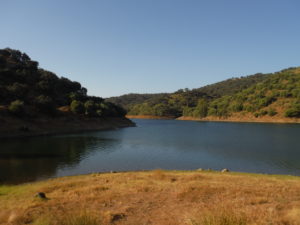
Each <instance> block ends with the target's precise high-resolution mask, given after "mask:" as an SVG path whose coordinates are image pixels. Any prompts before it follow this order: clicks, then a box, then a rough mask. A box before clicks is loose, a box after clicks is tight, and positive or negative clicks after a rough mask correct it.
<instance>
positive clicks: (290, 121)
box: [176, 116, 300, 124]
mask: <svg viewBox="0 0 300 225" xmlns="http://www.w3.org/2000/svg"><path fill="white" fill-rule="evenodd" d="M176 120H187V121H200V122H228V123H278V124H299V123H300V119H291V118H275V119H274V118H255V119H254V118H252V119H243V118H238V117H228V118H218V117H205V118H195V117H184V116H181V117H178V118H176Z"/></svg>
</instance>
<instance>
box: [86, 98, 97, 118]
mask: <svg viewBox="0 0 300 225" xmlns="http://www.w3.org/2000/svg"><path fill="white" fill-rule="evenodd" d="M84 108H85V114H86V115H88V116H95V115H96V105H95V103H94V101H93V100H88V101H86V102H85V103H84Z"/></svg>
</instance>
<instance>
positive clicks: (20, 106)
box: [8, 100, 24, 116]
mask: <svg viewBox="0 0 300 225" xmlns="http://www.w3.org/2000/svg"><path fill="white" fill-rule="evenodd" d="M8 110H9V111H10V112H11V113H12V114H14V115H17V116H21V115H22V114H23V113H24V102H23V101H20V100H15V101H13V102H11V103H10V105H9V106H8Z"/></svg>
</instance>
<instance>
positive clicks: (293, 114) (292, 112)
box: [284, 104, 300, 117]
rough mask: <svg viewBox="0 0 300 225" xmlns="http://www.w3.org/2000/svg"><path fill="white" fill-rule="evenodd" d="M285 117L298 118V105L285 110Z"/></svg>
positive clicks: (299, 111)
mask: <svg viewBox="0 0 300 225" xmlns="http://www.w3.org/2000/svg"><path fill="white" fill-rule="evenodd" d="M284 115H285V116H286V117H300V104H299V105H294V106H292V107H291V108H289V109H287V110H286V111H285V114H284Z"/></svg>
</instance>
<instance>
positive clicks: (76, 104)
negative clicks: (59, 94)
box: [70, 100, 85, 114]
mask: <svg viewBox="0 0 300 225" xmlns="http://www.w3.org/2000/svg"><path fill="white" fill-rule="evenodd" d="M70 109H71V112H73V113H75V114H83V113H84V112H85V108H84V105H83V103H82V102H81V101H78V100H73V101H72V102H71V105H70Z"/></svg>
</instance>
